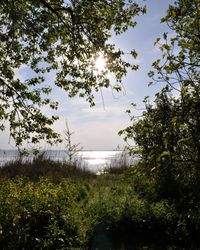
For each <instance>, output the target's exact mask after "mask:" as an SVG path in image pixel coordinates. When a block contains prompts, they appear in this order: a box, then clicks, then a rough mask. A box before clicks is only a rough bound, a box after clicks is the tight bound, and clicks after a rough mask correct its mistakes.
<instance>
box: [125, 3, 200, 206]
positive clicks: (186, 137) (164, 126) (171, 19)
mask: <svg viewBox="0 0 200 250" xmlns="http://www.w3.org/2000/svg"><path fill="white" fill-rule="evenodd" d="M199 17H200V7H199V0H192V1H189V0H178V1H176V2H175V4H174V5H170V6H169V9H168V12H167V15H166V16H165V17H164V18H163V19H162V21H163V22H167V24H168V26H169V28H170V29H171V34H167V33H164V34H163V39H160V38H158V39H157V41H156V44H158V45H159V46H160V50H161V52H162V58H160V59H158V60H157V61H155V62H154V63H153V68H154V70H152V71H151V72H149V76H150V77H151V78H152V82H151V83H150V85H151V84H152V83H159V84H164V87H163V89H162V90H161V91H160V92H159V93H157V94H156V99H155V100H154V102H153V103H150V101H148V99H147V98H145V106H146V110H145V111H144V112H143V115H142V117H141V118H140V119H139V120H138V119H135V118H134V117H132V115H131V111H128V112H129V114H130V115H131V120H132V124H131V125H130V126H129V127H127V128H126V129H125V130H123V131H121V132H120V133H124V135H125V139H126V140H128V139H134V140H135V143H136V148H130V151H131V152H132V153H137V154H138V153H139V154H140V156H141V159H142V162H143V163H144V166H145V171H146V172H148V173H149V174H151V175H153V176H154V177H155V178H156V180H157V181H158V184H159V191H161V190H162V191H163V192H165V195H166V196H171V195H172V196H173V195H175V193H177V192H178V190H179V188H180V189H181V192H182V193H185V197H187V199H186V201H187V204H192V205H193V204H196V203H197V202H199V181H200V171H199V166H200V81H199V76H200V71H199V66H200V65H199V62H200V29H199V27H200V26H199V20H200V19H199ZM172 183H173V185H172ZM174 183H176V184H177V185H178V186H179V188H174ZM169 189H170V190H169ZM162 191H161V192H162ZM179 191H180V190H179Z"/></svg>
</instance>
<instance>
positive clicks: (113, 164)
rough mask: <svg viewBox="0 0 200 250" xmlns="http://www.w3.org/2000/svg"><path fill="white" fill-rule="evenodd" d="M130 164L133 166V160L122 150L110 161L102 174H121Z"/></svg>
mask: <svg viewBox="0 0 200 250" xmlns="http://www.w3.org/2000/svg"><path fill="white" fill-rule="evenodd" d="M132 164H134V161H133V159H132V158H131V157H130V155H129V154H128V151H127V150H126V149H124V150H122V151H121V152H120V153H118V154H116V155H115V156H114V157H113V158H112V159H111V161H110V163H109V164H108V165H107V167H106V168H105V170H104V173H109V174H122V173H124V171H125V170H127V169H128V168H129V167H130V166H131V165H132Z"/></svg>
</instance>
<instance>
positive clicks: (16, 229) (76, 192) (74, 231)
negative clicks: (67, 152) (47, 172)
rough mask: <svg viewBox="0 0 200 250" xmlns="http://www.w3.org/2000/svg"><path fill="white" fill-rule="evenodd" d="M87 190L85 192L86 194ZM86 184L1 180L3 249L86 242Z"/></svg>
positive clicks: (0, 241)
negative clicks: (84, 206) (83, 205)
mask: <svg viewBox="0 0 200 250" xmlns="http://www.w3.org/2000/svg"><path fill="white" fill-rule="evenodd" d="M83 193H84V195H82V194H83ZM86 194H87V190H86V188H85V192H84V186H83V185H80V186H79V187H77V185H76V186H75V184H74V183H73V182H71V181H66V180H65V181H62V182H61V183H60V184H53V183H52V182H51V181H49V180H48V179H40V180H39V181H38V182H37V183H35V184H33V183H31V182H27V181H26V180H24V179H21V178H17V179H15V180H1V182H0V227H1V231H0V245H1V246H2V248H3V249H63V248H64V249H69V248H71V247H79V246H82V245H83V244H84V241H85V231H86V225H85V224H84V218H83V217H82V216H83V215H82V210H81V205H82V203H83V201H84V200H85V199H86Z"/></svg>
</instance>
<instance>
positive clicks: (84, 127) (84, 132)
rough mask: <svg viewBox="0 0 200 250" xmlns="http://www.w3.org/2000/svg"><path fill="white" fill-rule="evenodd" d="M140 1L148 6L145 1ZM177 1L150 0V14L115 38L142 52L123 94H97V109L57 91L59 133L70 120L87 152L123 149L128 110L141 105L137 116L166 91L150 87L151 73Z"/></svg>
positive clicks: (7, 144) (1, 137)
mask: <svg viewBox="0 0 200 250" xmlns="http://www.w3.org/2000/svg"><path fill="white" fill-rule="evenodd" d="M138 2H141V3H142V4H144V1H142V0H141V1H138ZM173 2H174V1H173V0H164V1H163V0H147V1H146V2H145V4H146V5H147V14H145V15H142V16H140V17H137V18H136V21H137V22H138V24H137V26H136V27H135V28H134V29H129V30H128V31H127V32H126V33H125V34H123V35H121V36H120V37H119V36H118V37H115V36H113V37H112V38H111V41H112V42H113V43H115V44H116V46H117V47H119V48H120V49H122V50H124V51H130V50H132V49H135V50H136V52H137V53H138V57H137V59H136V60H135V62H136V63H137V64H139V70H138V71H130V72H128V74H127V76H126V77H125V78H124V79H123V86H124V91H123V92H121V93H117V94H116V93H113V91H112V90H111V89H105V90H103V91H102V95H101V93H97V94H95V103H96V106H95V107H93V108H91V107H90V106H89V104H88V103H87V102H86V101H85V100H84V99H82V98H79V97H74V98H69V97H68V96H67V94H66V93H64V91H63V90H61V89H54V90H53V93H52V98H53V99H55V100H58V101H59V103H60V106H59V109H58V111H57V114H58V115H59V117H60V119H59V121H57V122H56V123H55V124H54V126H53V128H54V129H55V130H56V131H57V132H58V133H60V134H63V131H64V130H65V129H66V127H65V123H66V120H67V121H68V125H69V128H70V130H71V131H73V132H74V134H73V135H72V142H73V143H80V145H81V146H82V147H83V150H114V149H116V148H117V147H118V146H120V148H123V147H124V146H125V142H124V141H123V138H122V137H120V136H119V135H118V131H119V130H121V129H124V128H126V127H127V126H129V125H130V124H131V122H130V119H129V117H128V115H127V113H126V112H125V111H126V110H127V109H129V108H130V104H131V103H133V102H134V103H136V104H137V110H134V112H133V114H134V115H138V114H141V112H142V109H143V108H144V104H143V102H142V101H143V99H144V97H145V96H150V97H151V99H152V100H153V98H154V95H155V93H157V92H158V91H159V90H160V89H161V88H162V86H161V85H158V84H157V85H154V86H151V87H148V83H149V81H150V79H149V78H148V76H147V73H148V71H150V70H151V69H152V68H151V64H152V63H153V61H154V60H156V59H158V58H159V57H160V55H161V54H160V51H159V49H158V48H157V47H154V42H155V40H156V38H157V37H161V36H162V34H163V32H166V31H168V27H167V25H166V24H162V23H160V19H161V18H162V17H163V16H164V15H165V13H166V10H167V8H168V6H169V4H173ZM27 74H28V71H27V69H26V67H24V68H22V69H21V70H20V71H18V72H16V75H17V77H19V78H20V79H25V78H26V75H27ZM53 78H54V74H53V73H52V74H50V75H48V77H47V79H46V81H47V82H48V81H50V82H52V80H53ZM102 96H103V98H102ZM47 112H48V111H47ZM29 146H30V145H27V147H29ZM30 147H31V146H30ZM39 147H40V149H43V150H48V149H51V147H50V146H49V145H48V144H46V143H45V142H41V144H40V145H39ZM14 148H15V144H14V142H13V141H12V140H10V139H9V129H8V128H7V129H6V130H5V131H4V132H0V149H14ZM63 148H64V143H62V144H59V145H55V146H54V147H53V149H58V150H59V149H63Z"/></svg>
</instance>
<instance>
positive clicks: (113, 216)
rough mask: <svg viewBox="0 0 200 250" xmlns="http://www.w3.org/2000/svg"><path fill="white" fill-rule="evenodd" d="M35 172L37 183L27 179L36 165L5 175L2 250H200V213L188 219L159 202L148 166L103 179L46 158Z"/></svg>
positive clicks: (0, 201)
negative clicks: (148, 172)
mask: <svg viewBox="0 0 200 250" xmlns="http://www.w3.org/2000/svg"><path fill="white" fill-rule="evenodd" d="M17 164H18V163H17ZM40 164H43V169H46V168H47V166H48V171H41V166H40ZM45 164H46V165H45ZM32 167H34V173H35V175H33V176H32V175H31V174H30V175H27V173H29V168H30V166H28V165H26V166H25V165H22V166H19V165H17V166H16V168H13V166H10V168H9V171H10V172H12V175H11V174H9V171H8V166H7V167H3V168H2V169H1V171H0V244H1V247H2V249H23V248H24V249H129V248H131V249H144V247H146V249H179V248H180V249H187V248H188V249H197V248H198V246H199V244H200V242H199V226H200V221H199V218H200V216H199V212H198V211H195V210H193V211H191V213H190V216H188V214H183V213H180V212H179V211H180V210H179V209H178V208H177V207H176V206H175V204H174V203H173V202H172V201H170V200H168V199H162V200H160V201H158V200H156V197H155V194H156V192H155V188H156V187H155V182H154V181H153V180H151V179H149V178H148V177H146V176H145V174H142V173H141V172H140V171H138V170H137V169H139V168H140V167H141V166H138V168H137V167H136V166H134V167H132V168H128V169H127V170H126V171H124V172H123V173H122V174H119V173H117V174H102V175H100V176H94V175H93V176H92V175H91V174H90V173H87V172H84V173H85V174H82V173H81V171H80V170H77V171H74V172H73V174H72V173H70V174H69V175H66V172H67V170H68V171H69V172H70V168H68V169H67V170H66V172H64V171H61V170H60V171H59V170H58V169H60V167H61V166H60V163H58V162H57V163H56V162H54V165H53V162H50V161H49V160H46V162H45V160H44V159H43V160H42V161H39V160H38V162H37V164H36V162H34V163H33V166H32ZM4 168H5V169H7V171H6V172H5V171H4ZM21 168H22V169H24V172H23V173H22V172H21ZM13 169H14V170H13ZM49 172H50V173H51V174H49ZM32 173H33V172H32ZM58 173H59V174H58ZM23 174H24V176H23ZM36 176H37V178H36ZM56 177H57V178H56ZM178 247H179V248H178Z"/></svg>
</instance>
